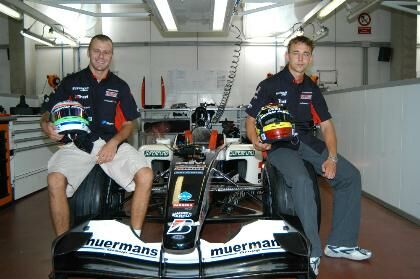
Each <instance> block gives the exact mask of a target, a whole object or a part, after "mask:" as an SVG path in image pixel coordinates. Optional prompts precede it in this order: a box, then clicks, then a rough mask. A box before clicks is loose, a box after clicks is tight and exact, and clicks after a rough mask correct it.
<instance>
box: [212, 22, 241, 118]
mask: <svg viewBox="0 0 420 279" xmlns="http://www.w3.org/2000/svg"><path fill="white" fill-rule="evenodd" d="M231 27H233V28H235V29H236V31H237V32H238V34H237V35H236V36H235V38H236V40H237V41H236V43H234V45H235V46H236V47H235V49H234V50H233V59H232V64H231V66H230V70H229V74H228V77H227V80H226V84H225V87H224V88H223V96H222V99H221V100H220V103H219V105H218V107H217V111H216V113H215V114H214V116H213V118H212V121H211V122H212V123H213V124H214V123H218V122H219V120H220V118H221V117H222V115H223V113H224V112H225V108H226V104H227V102H228V100H229V95H230V91H231V90H232V86H233V83H234V81H235V77H236V72H237V70H238V66H239V57H240V56H241V49H242V47H241V45H242V38H241V35H242V33H241V30H239V28H238V27H237V26H236V25H233V24H232V25H231Z"/></svg>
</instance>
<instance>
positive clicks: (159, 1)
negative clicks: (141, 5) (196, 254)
mask: <svg viewBox="0 0 420 279" xmlns="http://www.w3.org/2000/svg"><path fill="white" fill-rule="evenodd" d="M155 4H156V7H157V8H158V10H159V13H160V16H161V17H162V20H163V22H164V23H165V25H166V29H168V31H178V28H177V27H176V24H175V20H174V17H173V16H172V12H171V9H170V8H169V4H168V1H167V0H155Z"/></svg>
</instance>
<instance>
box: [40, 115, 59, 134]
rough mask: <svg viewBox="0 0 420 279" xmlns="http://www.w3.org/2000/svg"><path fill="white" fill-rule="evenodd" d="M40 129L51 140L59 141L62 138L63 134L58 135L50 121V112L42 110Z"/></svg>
mask: <svg viewBox="0 0 420 279" xmlns="http://www.w3.org/2000/svg"><path fill="white" fill-rule="evenodd" d="M40 125H41V129H42V131H43V132H44V133H45V134H46V135H47V136H48V137H49V138H50V139H51V140H53V141H60V140H61V139H62V138H63V135H60V134H58V133H57V131H56V130H55V126H54V124H53V123H51V121H50V113H49V112H48V111H47V112H44V113H43V114H42V116H41V123H40Z"/></svg>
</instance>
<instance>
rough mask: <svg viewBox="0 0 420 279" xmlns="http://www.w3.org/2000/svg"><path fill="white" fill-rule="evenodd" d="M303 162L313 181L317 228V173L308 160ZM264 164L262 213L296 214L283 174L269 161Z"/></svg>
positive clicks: (318, 194)
mask: <svg viewBox="0 0 420 279" xmlns="http://www.w3.org/2000/svg"><path fill="white" fill-rule="evenodd" d="M304 163H305V167H306V169H307V170H308V173H309V176H310V177H311V180H312V182H313V183H312V185H313V189H314V195H315V204H316V206H317V218H318V230H319V228H320V224H321V196H320V192H319V185H318V180H317V174H316V172H315V169H314V168H313V166H312V165H311V164H310V163H309V162H306V161H304ZM264 166H265V167H264V171H263V185H264V188H265V189H264V194H263V204H264V213H265V214H266V215H268V216H269V217H285V216H296V211H295V208H294V204H293V199H292V193H291V188H290V187H288V186H287V185H286V182H285V180H284V177H283V175H282V174H281V173H280V172H279V171H278V170H277V169H276V168H275V167H274V166H273V165H271V164H270V162H269V161H266V162H265V164H264Z"/></svg>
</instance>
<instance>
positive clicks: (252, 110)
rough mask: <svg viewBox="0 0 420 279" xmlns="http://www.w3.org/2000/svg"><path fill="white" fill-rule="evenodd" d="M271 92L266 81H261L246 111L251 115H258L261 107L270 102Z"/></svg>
mask: <svg viewBox="0 0 420 279" xmlns="http://www.w3.org/2000/svg"><path fill="white" fill-rule="evenodd" d="M269 97H270V96H269V92H268V90H267V86H265V85H264V83H262V82H260V84H258V86H257V89H256V90H255V94H254V97H253V98H252V99H251V102H250V103H249V105H248V106H247V108H246V109H245V112H246V113H247V114H248V115H249V116H251V117H254V118H255V117H257V114H258V112H260V110H261V108H262V107H263V106H265V105H266V104H268V103H269V102H270V98H269Z"/></svg>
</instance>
